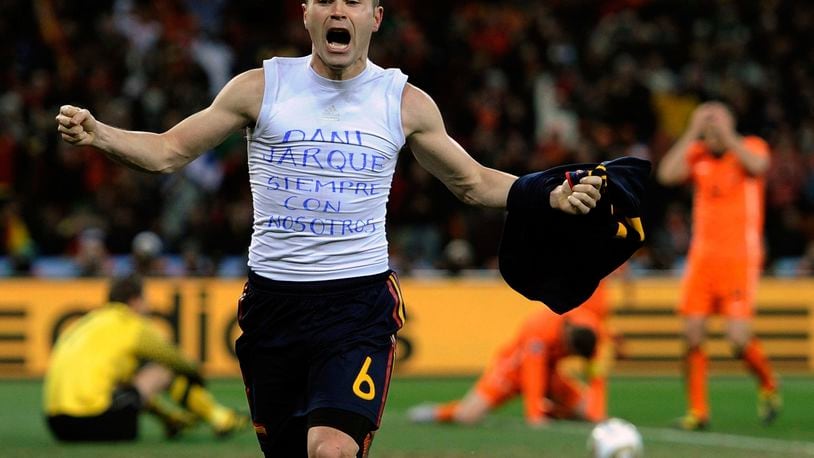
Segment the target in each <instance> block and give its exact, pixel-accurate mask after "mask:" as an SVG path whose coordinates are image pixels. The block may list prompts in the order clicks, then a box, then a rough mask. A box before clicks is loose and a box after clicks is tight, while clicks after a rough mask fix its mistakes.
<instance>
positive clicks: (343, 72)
mask: <svg viewBox="0 0 814 458" xmlns="http://www.w3.org/2000/svg"><path fill="white" fill-rule="evenodd" d="M311 68H313V69H314V71H315V72H316V74H317V75H319V76H321V77H323V78H326V79H329V80H334V81H345V80H350V79H353V78H356V77H357V76H359V75H360V74H362V72H363V71H364V70H365V68H367V58H366V57H364V56H363V57H360V58H359V59H358V60H356V61H355V62H353V63H352V64H351V65H349V66H347V67H331V66H329V65H328V64H326V63H325V62H324V61H323V60H322V59H321V58H320V57H319V56H318V55H317V54H314V55H313V56H312V57H311Z"/></svg>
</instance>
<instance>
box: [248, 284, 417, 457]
mask: <svg viewBox="0 0 814 458" xmlns="http://www.w3.org/2000/svg"><path fill="white" fill-rule="evenodd" d="M403 322H404V304H403V300H402V298H401V292H400V289H399V286H398V279H397V278H396V275H395V273H393V272H389V271H388V272H384V273H382V274H379V275H373V276H369V277H361V278H352V279H342V280H331V281H322V282H282V281H273V280H269V279H266V278H264V277H260V276H258V275H256V274H254V273H250V274H249V281H248V282H247V283H246V287H245V288H244V292H243V295H242V296H241V298H240V302H239V304H238V323H239V324H240V328H241V330H242V331H243V333H242V335H241V336H240V337H239V338H238V340H237V345H236V350H237V356H238V360H239V362H240V370H241V372H242V374H243V381H244V383H245V385H246V394H247V396H248V399H249V407H250V409H251V413H252V419H253V421H254V423H255V428H256V431H257V436H258V440H259V441H260V446H261V448H262V449H263V452H264V453H265V454H266V455H267V456H285V457H289V456H291V457H296V456H306V450H307V447H306V444H307V440H306V439H307V431H308V428H309V427H311V426H330V427H333V428H336V429H339V430H340V431H343V432H345V433H347V434H348V435H350V436H351V437H353V438H354V439H355V440H356V441H357V443H359V445H360V449H364V447H365V446H366V445H365V444H369V440H370V436H371V434H370V433H371V432H372V431H374V430H376V429H378V427H379V424H380V422H381V416H382V411H383V410H384V403H385V400H386V397H387V390H388V388H389V385H390V375H391V373H392V369H393V359H394V356H395V347H396V344H395V342H396V340H395V335H396V331H398V330H399V329H400V328H401V326H402V325H403ZM363 451H364V450H360V454H361V452H363Z"/></svg>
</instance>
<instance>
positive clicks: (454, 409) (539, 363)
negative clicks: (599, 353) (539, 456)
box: [407, 307, 605, 426]
mask: <svg viewBox="0 0 814 458" xmlns="http://www.w3.org/2000/svg"><path fill="white" fill-rule="evenodd" d="M598 333H599V321H598V318H597V316H596V315H595V314H594V313H593V312H591V311H589V310H587V309H583V308H582V307H580V308H578V309H575V310H573V311H571V312H568V313H566V314H564V315H557V314H556V313H554V312H552V311H550V310H549V309H547V308H542V309H540V311H539V312H537V313H535V314H534V315H532V316H530V317H529V319H527V320H526V322H525V323H524V324H523V326H522V328H521V330H520V332H519V334H518V335H517V336H516V337H515V339H513V340H512V341H511V342H510V343H509V344H508V345H506V346H505V347H503V348H502V349H501V351H500V352H499V353H498V355H497V357H496V358H495V359H494V360H493V361H492V363H491V365H490V366H489V367H488V368H487V369H486V371H485V372H484V374H483V375H482V376H481V377H480V379H479V380H478V381H477V383H476V384H475V386H474V387H473V388H472V389H471V390H470V391H469V393H467V394H466V396H465V397H464V398H463V399H461V400H458V401H452V402H449V403H446V404H441V405H427V404H424V405H419V406H416V407H413V408H411V409H409V410H408V413H407V415H408V417H409V418H410V420H412V421H414V422H453V423H465V424H471V423H476V422H478V421H480V420H481V419H482V418H483V417H484V416H485V415H486V414H487V413H488V412H489V411H491V410H493V409H495V408H497V407H498V406H500V405H502V404H503V403H505V402H506V401H508V400H509V399H511V398H513V397H514V396H522V397H523V403H524V413H525V417H526V421H527V422H528V423H529V424H530V425H532V426H539V425H544V424H545V423H546V422H548V421H549V419H552V418H555V419H574V420H588V421H599V420H601V419H602V416H604V410H605V409H604V399H603V400H601V402H597V401H599V400H594V399H592V397H593V396H596V395H600V396H602V397H603V398H604V390H601V392H595V391H594V390H591V389H590V388H588V387H586V386H585V385H584V384H583V383H582V381H580V380H579V379H577V378H575V377H572V376H570V375H568V374H567V373H565V371H561V370H558V363H560V362H561V361H562V360H564V359H565V358H566V357H568V356H580V357H583V358H586V359H589V358H592V357H593V356H594V354H595V349H596V344H597V338H598V337H597V334H598ZM592 386H593V385H592ZM592 406H597V407H592Z"/></svg>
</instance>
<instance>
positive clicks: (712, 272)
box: [678, 261, 718, 316]
mask: <svg viewBox="0 0 814 458" xmlns="http://www.w3.org/2000/svg"><path fill="white" fill-rule="evenodd" d="M717 276H718V272H717V269H716V268H715V267H714V266H711V265H709V264H705V263H703V262H699V261H694V262H689V263H687V267H686V272H685V274H684V278H683V280H682V282H681V299H680V301H679V306H678V310H679V312H680V313H681V314H682V315H686V316H692V315H702V316H707V315H710V314H711V313H713V305H714V301H715V283H716V279H717Z"/></svg>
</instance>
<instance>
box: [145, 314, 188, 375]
mask: <svg viewBox="0 0 814 458" xmlns="http://www.w3.org/2000/svg"><path fill="white" fill-rule="evenodd" d="M136 354H137V356H138V357H139V358H141V359H143V360H146V361H153V362H156V363H158V364H161V365H163V366H166V367H168V368H170V369H172V370H173V371H174V372H176V373H180V374H186V375H193V376H196V377H197V374H198V368H197V366H196V365H195V364H194V363H193V362H192V361H190V360H188V359H187V358H186V357H184V355H182V354H181V352H180V351H179V350H178V348H176V347H175V346H174V345H172V344H171V343H169V342H167V341H166V340H165V339H164V337H163V336H162V335H161V334H160V333H159V332H158V331H157V330H155V329H154V328H152V327H151V325H150V324H145V325H144V327H143V328H142V329H141V332H140V333H139V335H138V340H137V342H136Z"/></svg>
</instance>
